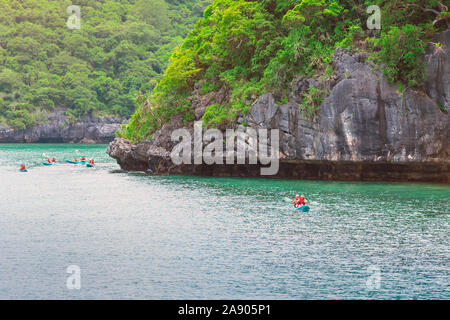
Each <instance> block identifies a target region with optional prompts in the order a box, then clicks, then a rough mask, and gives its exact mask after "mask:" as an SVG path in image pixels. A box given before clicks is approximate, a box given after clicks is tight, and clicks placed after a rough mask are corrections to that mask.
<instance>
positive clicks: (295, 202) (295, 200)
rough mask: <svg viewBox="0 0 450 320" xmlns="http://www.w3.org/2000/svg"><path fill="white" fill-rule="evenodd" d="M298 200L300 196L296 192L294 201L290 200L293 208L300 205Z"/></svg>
mask: <svg viewBox="0 0 450 320" xmlns="http://www.w3.org/2000/svg"><path fill="white" fill-rule="evenodd" d="M299 201H300V196H299V195H298V194H297V195H295V199H294V201H292V203H293V204H294V207H295V208H297V207H299V206H300V205H299Z"/></svg>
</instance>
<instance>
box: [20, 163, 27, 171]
mask: <svg viewBox="0 0 450 320" xmlns="http://www.w3.org/2000/svg"><path fill="white" fill-rule="evenodd" d="M24 170H27V168H26V167H25V165H24V164H23V165H21V166H20V169H19V171H24Z"/></svg>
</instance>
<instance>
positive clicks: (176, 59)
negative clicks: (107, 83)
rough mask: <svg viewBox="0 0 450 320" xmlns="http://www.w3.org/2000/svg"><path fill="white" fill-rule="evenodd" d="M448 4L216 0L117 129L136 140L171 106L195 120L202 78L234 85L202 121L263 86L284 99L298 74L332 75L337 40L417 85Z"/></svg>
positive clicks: (313, 94)
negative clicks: (194, 99)
mask: <svg viewBox="0 0 450 320" xmlns="http://www.w3.org/2000/svg"><path fill="white" fill-rule="evenodd" d="M372 4H377V5H378V6H379V7H380V8H381V12H382V14H381V26H382V30H381V31H379V30H367V25H366V22H367V19H368V18H369V14H367V13H366V8H367V7H368V6H369V5H372ZM425 9H432V10H425ZM444 10H448V9H446V8H444V7H443V6H442V5H441V3H440V2H439V1H438V0H408V1H399V0H394V1H386V0H374V1H361V0H278V1H275V0H262V1H244V0H239V1H233V0H215V1H214V2H213V4H212V5H211V6H209V7H208V8H207V9H206V10H205V12H204V17H203V19H202V20H200V21H199V22H197V24H196V25H195V27H194V29H193V31H192V32H191V33H190V34H189V35H188V36H187V38H186V39H185V41H184V43H183V44H182V45H181V46H180V47H178V48H177V49H176V50H175V51H174V53H173V54H172V56H171V63H170V65H169V67H168V68H167V70H166V72H165V74H164V76H163V78H162V79H161V81H160V82H159V83H158V84H157V86H156V87H155V89H154V91H153V93H147V95H146V96H145V101H146V104H145V105H144V104H141V105H140V106H139V107H138V109H137V111H136V113H135V114H134V115H133V117H132V119H131V121H130V123H129V125H128V126H126V127H124V128H123V130H122V132H121V133H120V135H122V136H124V137H126V138H129V139H131V140H133V141H138V140H141V139H143V138H145V137H148V136H150V135H151V134H152V133H153V132H154V131H155V130H157V129H158V128H159V127H160V126H161V125H162V124H163V123H165V122H167V121H168V120H169V119H170V118H171V116H172V115H173V114H174V113H179V114H180V113H181V114H182V115H184V117H185V120H186V119H192V118H193V116H192V109H191V108H190V101H189V96H190V95H191V93H192V91H193V88H194V83H196V82H198V81H200V80H203V81H204V83H205V84H204V87H202V89H204V90H203V91H204V92H207V91H208V90H211V88H222V87H224V86H225V87H226V88H228V89H229V91H230V95H229V99H228V101H227V102H226V103H223V104H222V105H219V104H212V105H210V106H208V108H207V109H206V112H205V115H204V116H203V122H204V123H205V125H209V126H218V125H220V124H222V123H230V122H232V121H233V120H234V119H235V118H236V116H237V114H238V112H240V111H241V112H243V113H244V114H245V113H246V112H247V109H248V107H249V105H250V104H251V103H252V102H253V101H254V99H255V98H256V97H257V96H258V94H260V93H262V92H273V93H275V94H276V95H278V96H279V98H277V99H278V100H282V99H283V97H285V96H286V90H287V88H288V87H289V84H290V82H291V81H292V80H293V79H294V78H295V77H304V76H308V77H309V76H321V79H322V78H323V79H324V81H327V80H326V79H327V78H328V79H329V78H332V73H333V71H332V69H331V68H330V66H329V63H330V61H331V57H332V55H333V53H334V50H335V49H336V47H348V48H351V49H354V50H369V51H370V52H371V53H372V58H373V59H375V60H376V61H377V63H379V64H381V63H383V64H384V65H386V68H385V69H384V72H385V74H386V75H387V77H388V79H389V80H390V81H399V82H405V83H406V84H407V85H408V86H417V85H420V84H421V81H422V78H423V65H422V64H421V60H420V57H421V55H422V54H423V52H424V46H425V43H426V41H427V40H428V39H429V38H430V37H431V35H432V34H433V33H434V32H436V31H437V29H438V28H439V26H436V25H433V21H434V20H435V19H436V18H437V16H436V14H435V13H434V12H437V14H438V15H440V16H441V17H442V16H445V15H446V12H445V11H444ZM212 90H213V89H212ZM326 93H327V90H326V85H325V86H324V88H313V89H311V90H310V91H309V92H308V93H306V94H305V96H304V100H303V103H302V105H301V106H300V108H302V109H304V110H305V111H306V114H310V115H311V114H313V113H314V110H315V109H316V108H317V106H318V105H320V102H321V101H322V99H323V95H324V94H326ZM143 128H145V129H143Z"/></svg>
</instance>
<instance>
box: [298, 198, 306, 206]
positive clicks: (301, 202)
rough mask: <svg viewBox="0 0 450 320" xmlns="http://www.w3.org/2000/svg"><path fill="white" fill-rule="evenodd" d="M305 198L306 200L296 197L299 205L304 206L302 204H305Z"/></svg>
mask: <svg viewBox="0 0 450 320" xmlns="http://www.w3.org/2000/svg"><path fill="white" fill-rule="evenodd" d="M305 200H306V199H305V198H303V197H300V198H299V199H298V202H299V204H300V205H302V206H304V205H305V204H306V202H305Z"/></svg>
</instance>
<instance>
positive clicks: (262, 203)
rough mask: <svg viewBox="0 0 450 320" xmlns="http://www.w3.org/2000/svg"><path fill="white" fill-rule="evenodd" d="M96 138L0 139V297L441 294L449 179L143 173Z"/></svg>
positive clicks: (447, 270) (447, 272)
mask: <svg viewBox="0 0 450 320" xmlns="http://www.w3.org/2000/svg"><path fill="white" fill-rule="evenodd" d="M76 149H78V150H79V153H78V157H80V156H81V155H86V156H87V157H89V158H95V160H96V161H97V163H98V165H97V167H95V168H86V167H85V166H82V165H70V164H67V163H65V162H64V161H63V160H65V159H73V157H74V156H75V155H76V153H75V150H76ZM105 150H106V146H105V145H94V146H81V145H62V144H61V145H48V144H46V145H39V144H38V145H5V144H3V145H0V299H47V298H51V299H110V298H111V299H125V298H132V299H137V298H144V299H147V298H150V299H169V298H171V299H187V298H192V299H222V298H225V299H231V298H236V299H241V298H247V299H259V298H263V299H313V298H321V299H354V298H357V299H380V298H386V299H450V262H449V261H450V249H449V248H450V246H449V244H450V243H449V231H450V228H449V227H450V186H449V185H432V184H408V183H356V182H355V183H347V182H324V181H287V180H272V179H239V178H201V177H181V176H180V177H156V176H147V175H144V174H141V173H124V172H121V171H119V170H118V169H119V167H118V165H117V164H116V163H115V161H114V160H113V159H110V158H109V157H108V155H106V153H105ZM43 153H47V154H49V155H51V156H55V157H56V158H57V159H58V160H59V161H60V162H59V163H58V164H57V165H55V166H51V167H45V166H43V165H42V164H41V162H42V160H43V157H42V154H43ZM21 163H25V164H26V165H27V167H28V169H29V172H28V173H19V172H18V168H19V166H20V164H21ZM296 193H304V194H305V195H306V197H307V198H308V199H309V200H310V201H311V211H310V212H309V213H298V212H294V211H293V210H292V208H291V206H290V204H289V203H287V202H286V201H284V200H283V198H284V197H290V198H292V197H293V196H295V194H296ZM70 265H76V266H78V267H79V268H80V281H81V289H79V290H77V289H73V290H70V289H68V287H67V279H68V277H70V276H71V275H70V274H68V273H67V272H66V271H67V268H68V266H70Z"/></svg>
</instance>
